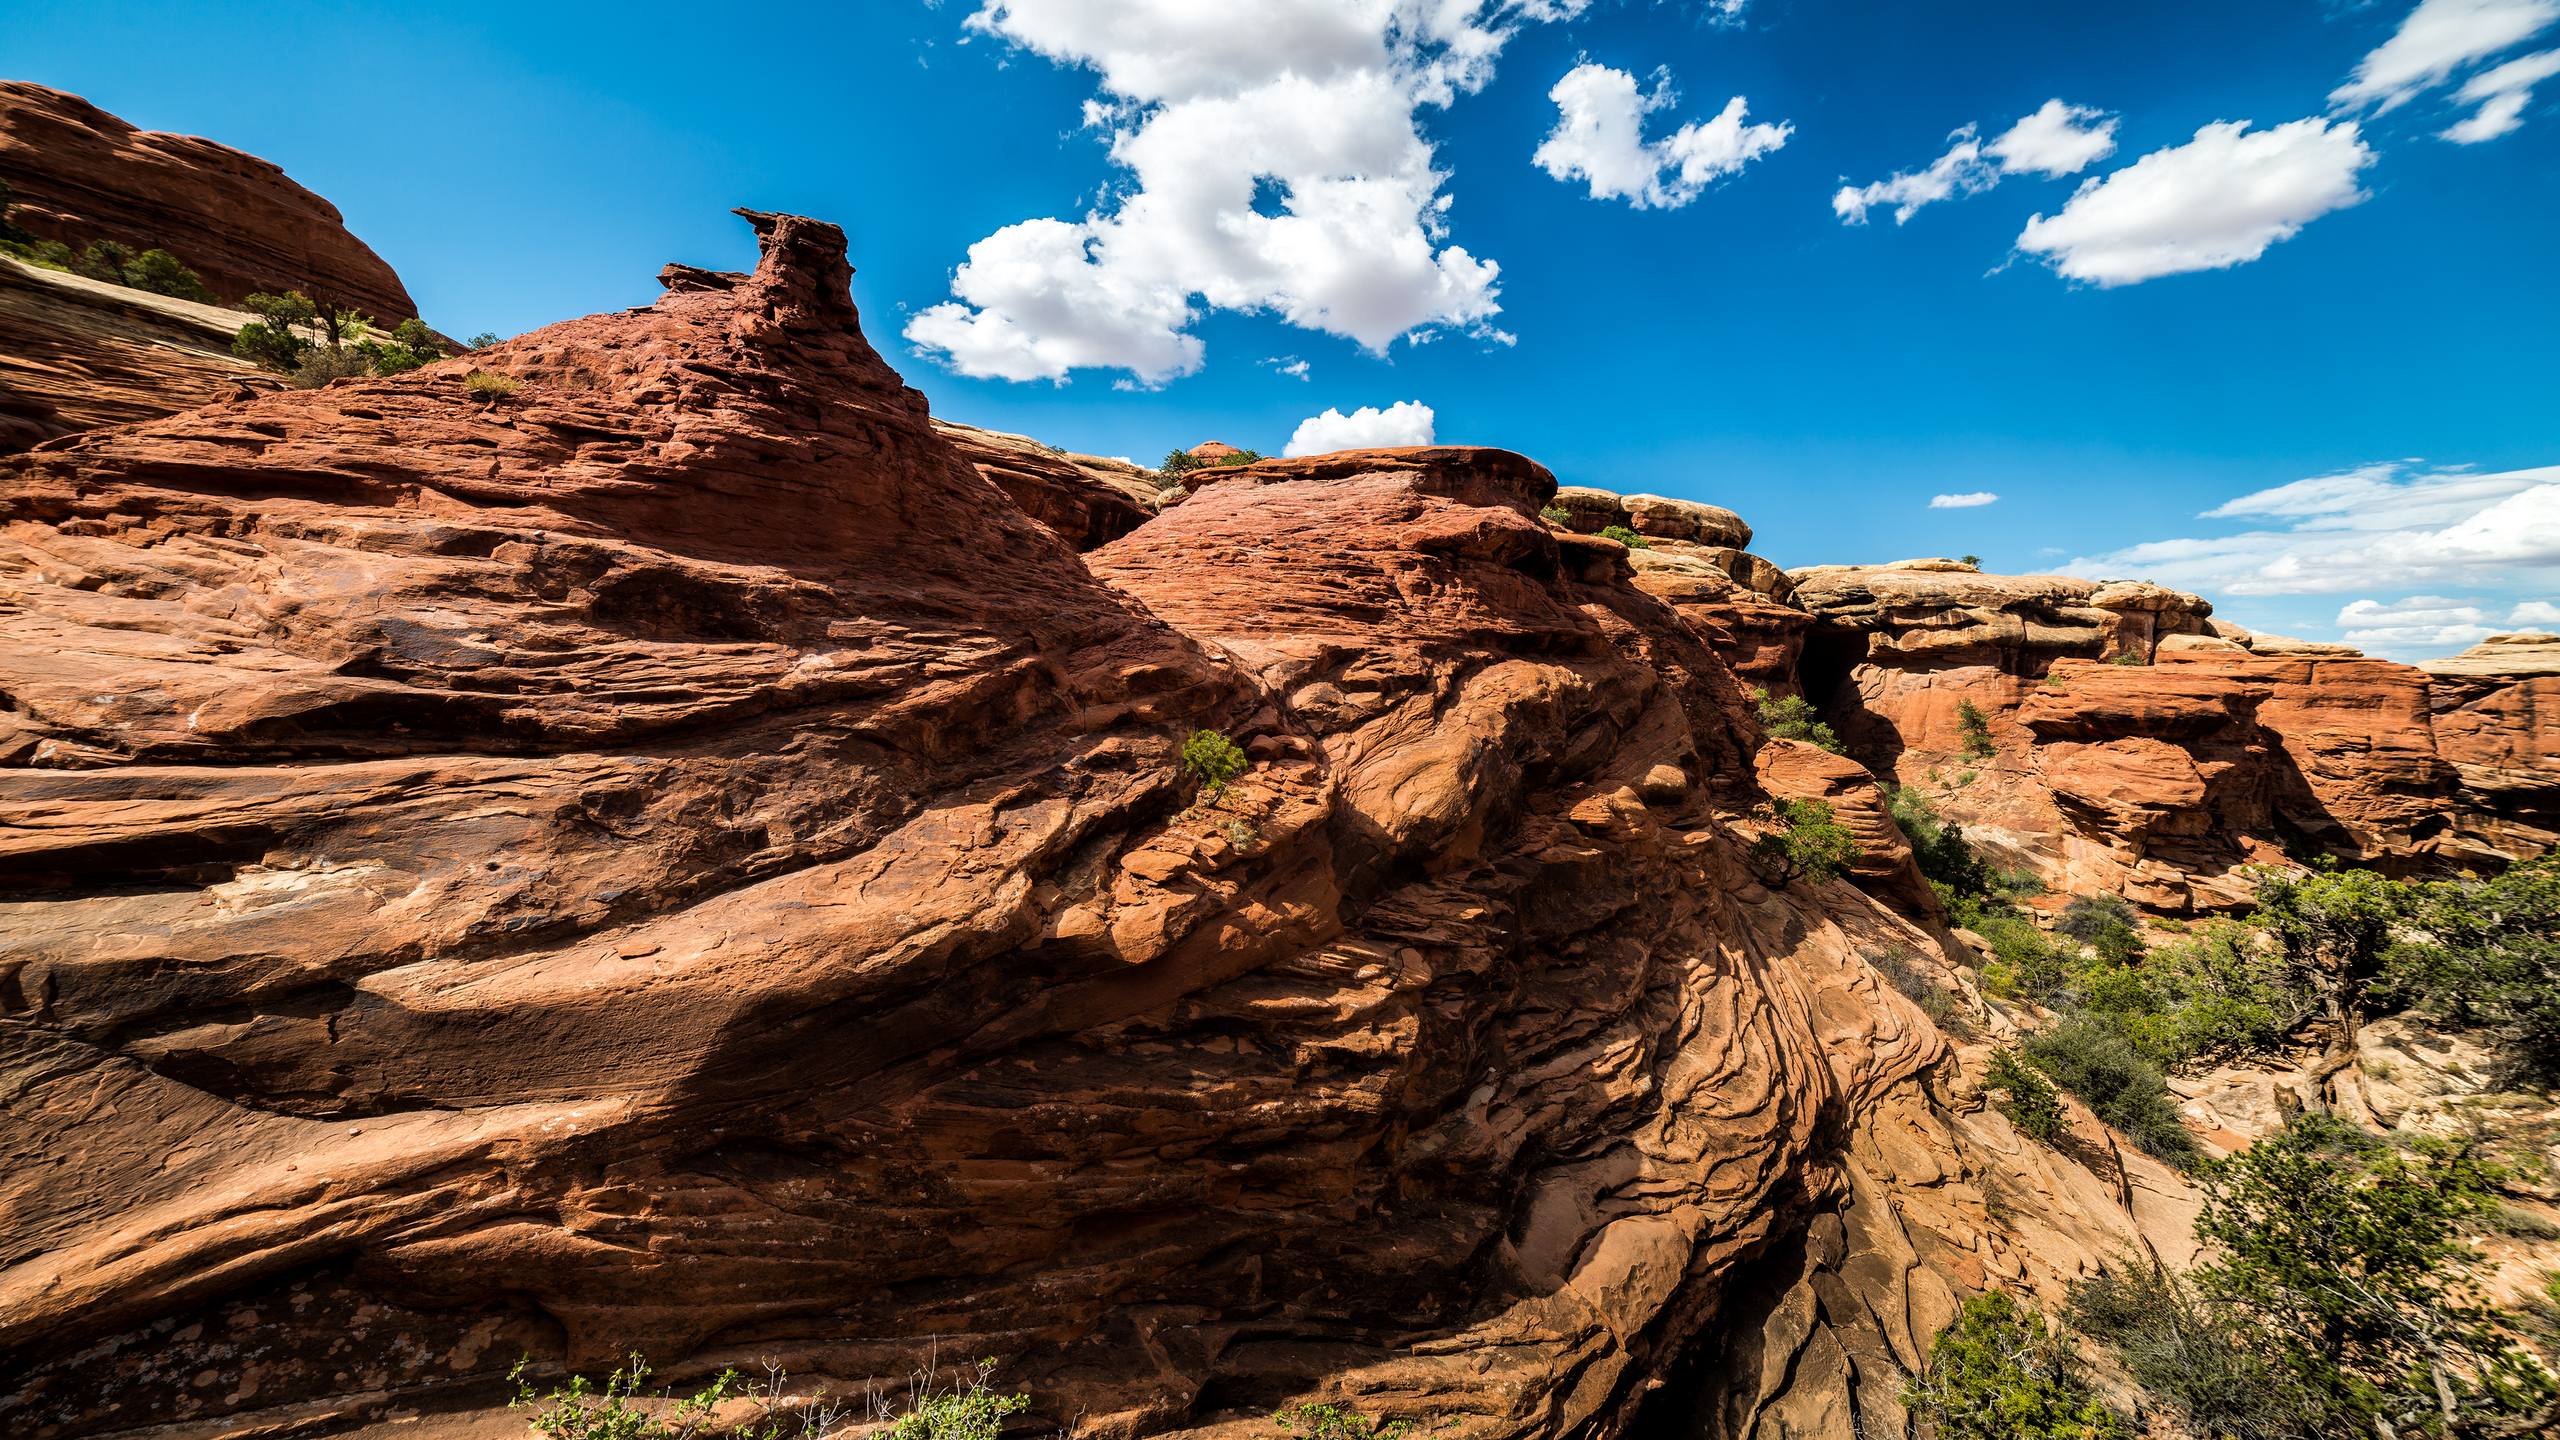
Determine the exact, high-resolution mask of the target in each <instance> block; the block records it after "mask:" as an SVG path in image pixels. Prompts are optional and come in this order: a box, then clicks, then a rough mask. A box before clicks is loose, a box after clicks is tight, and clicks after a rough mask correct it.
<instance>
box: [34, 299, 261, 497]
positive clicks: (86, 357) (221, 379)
mask: <svg viewBox="0 0 2560 1440" xmlns="http://www.w3.org/2000/svg"><path fill="white" fill-rule="evenodd" d="M252 318H254V317H251V316H248V315H244V314H241V313H240V312H238V311H235V310H225V309H222V308H221V307H219V306H214V305H198V304H194V303H192V302H189V301H185V300H174V299H171V298H170V297H168V296H166V295H154V294H151V293H149V292H147V291H141V290H129V289H126V288H124V287H123V286H120V285H107V284H102V283H100V282H98V281H95V280H87V279H83V278H81V277H80V276H77V275H65V274H62V273H60V272H59V271H53V270H46V269H42V268H40V267H37V266H33V265H21V264H19V263H18V262H17V261H15V260H12V259H10V258H9V257H7V256H0V455H6V454H9V453H11V452H13V451H18V450H24V449H27V448H29V447H31V446H33V445H36V444H38V443H39V442H42V441H46V440H51V439H53V438H55V437H57V436H61V435H71V434H76V433H78V432H80V431H82V430H93V429H96V428H97V427H98V426H101V425H117V424H123V423H125V422H127V421H133V420H156V419H158V418H159V417H161V416H163V415H170V414H175V413H176V412H178V411H180V410H192V409H194V408H195V407H197V406H199V405H204V404H208V403H211V402H212V401H215V400H227V399H232V398H235V397H238V396H240V395H243V394H248V393H253V392H256V391H259V390H273V389H276V388H278V387H279V383H280V382H279V381H278V379H277V377H275V376H274V375H271V374H268V373H267V372H265V371H262V370H260V369H258V368H257V367H256V366H254V365H251V364H249V363H248V362H246V361H244V360H241V359H239V358H237V357H235V356H234V355H232V353H231V338H232V337H233V336H234V335H237V334H238V333H240V327H241V326H242V325H244V324H247V323H248V322H249V321H250V320H251V319H252Z"/></svg>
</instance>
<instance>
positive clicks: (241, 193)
mask: <svg viewBox="0 0 2560 1440" xmlns="http://www.w3.org/2000/svg"><path fill="white" fill-rule="evenodd" d="M0 180H5V181H7V182H9V184H10V186H11V187H12V188H13V189H15V190H16V192H17V199H18V208H17V210H16V211H14V212H13V213H12V215H11V218H12V219H13V220H14V221H15V222H16V223H17V224H19V225H20V226H22V227H24V228H25V229H26V230H28V231H29V232H31V233H32V234H34V235H36V236H38V237H39V238H43V239H49V240H60V241H62V242H63V243H65V244H67V245H70V246H71V247H73V248H74V249H78V248H79V247H81V246H83V245H86V244H88V243H89V242H91V241H93V240H115V241H120V242H122V243H123V244H126V245H129V246H131V247H132V248H134V249H135V250H148V249H153V248H157V249H162V250H166V251H168V252H169V253H171V254H172V255H175V256H177V257H178V258H179V259H180V260H181V261H184V262H185V263H186V264H187V265H188V266H189V267H191V268H192V269H194V270H195V272H196V273H197V274H198V275H200V276H202V277H203V278H204V282H205V285H206V286H207V287H208V288H209V289H211V290H212V291H213V292H214V293H215V294H216V295H219V296H220V297H222V298H223V299H225V300H238V299H239V298H240V297H241V296H243V295H247V294H250V293H252V292H253V291H260V290H269V291H282V290H300V291H302V292H303V293H304V294H306V295H309V296H311V297H313V298H314V299H324V300H327V301H328V302H330V303H331V304H335V305H341V306H351V307H353V308H355V309H358V310H361V311H363V312H364V313H366V314H367V315H370V316H372V317H373V318H375V319H376V320H380V321H382V322H383V323H384V324H385V325H389V324H391V323H393V322H396V321H400V320H405V319H408V318H410V317H411V316H414V315H416V314H417V313H418V307H417V303H416V302H415V301H413V300H411V299H410V298H409V292H408V290H407V289H406V288H405V287H403V286H402V285H401V283H400V277H399V276H398V275H396V274H394V273H392V269H391V267H390V266H389V265H386V264H384V263H383V260H382V257H381V256H379V255H376V254H374V253H373V251H372V250H371V249H369V248H367V247H366V245H365V243H364V242H363V241H361V240H358V239H357V238H356V237H355V236H353V235H351V234H348V233H347V227H346V221H345V219H344V218H343V217H341V216H340V215H339V214H338V208H337V207H336V206H334V205H332V204H330V203H329V202H328V201H326V200H323V199H321V198H320V197H319V196H317V195H314V194H312V193H311V192H310V191H308V190H305V189H304V188H302V187H301V186H300V185H297V184H295V183H294V182H293V181H292V180H291V179H290V178H288V177H287V176H286V175H285V173H284V171H282V170H280V169H278V168H276V166H274V165H272V164H270V163H268V162H267V161H264V160H261V159H259V158H258V157H257V156H255V155H249V154H245V153H243V152H241V151H238V150H234V149H232V148H231V147H230V146H228V145H217V144H215V143H214V142H213V141H210V140H200V139H197V138H196V137H194V136H192V135H163V134H160V133H158V132H156V131H149V130H137V129H135V128H134V127H133V126H131V125H129V124H126V123H125V122H124V121H122V120H119V119H117V118H116V117H115V116H113V115H110V114H108V113H107V112H106V111H104V110H101V109H99V108H98V107H97V106H95V105H92V104H90V103H89V102H88V101H86V100H83V99H81V98H80V97H79V96H77V95H68V94H65V93H63V92H62V91H59V90H52V89H48V88H46V87H45V86H42V85H35V84H30V83H28V82H26V81H23V80H0Z"/></svg>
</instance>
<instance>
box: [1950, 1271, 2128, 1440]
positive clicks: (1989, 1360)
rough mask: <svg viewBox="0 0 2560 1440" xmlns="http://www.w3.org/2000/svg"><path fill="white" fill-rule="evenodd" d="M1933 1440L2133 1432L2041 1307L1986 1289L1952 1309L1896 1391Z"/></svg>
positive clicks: (2118, 1438)
mask: <svg viewBox="0 0 2560 1440" xmlns="http://www.w3.org/2000/svg"><path fill="white" fill-rule="evenodd" d="M1902 1404H1903V1407H1904V1408H1905V1409H1907V1410H1909V1411H1910V1412H1911V1415H1912V1418H1913V1419H1914V1420H1916V1421H1918V1422H1919V1433H1920V1434H1921V1435H1922V1436H1925V1437H1931V1440H2123V1437H2126V1436H2129V1435H2131V1434H2132V1433H2133V1432H2132V1431H2131V1429H2130V1428H2129V1427H2128V1426H2127V1425H2126V1424H2125V1422H2124V1419H2123V1417H2121V1416H2119V1415H2117V1414H2116V1413H2115V1412H2114V1411H2112V1410H2109V1409H2108V1408H2107V1407H2106V1406H2105V1405H2104V1404H2103V1403H2102V1402H2100V1401H2099V1399H2098V1397H2097V1394H2096V1392H2095V1391H2093V1390H2091V1389H2090V1387H2089V1383H2088V1381H2087V1380H2086V1379H2085V1378H2084V1377H2083V1376H2082V1374H2081V1372H2080V1365H2079V1362H2078V1360H2077V1358H2076V1357H2075V1356H2074V1355H2073V1353H2072V1346H2071V1343H2070V1342H2069V1341H2068V1340H2066V1339H2064V1338H2063V1337H2061V1336H2058V1335H2056V1334H2054V1333H2053V1330H2052V1327H2050V1326H2049V1325H2047V1324H2046V1323H2045V1318H2044V1316H2043V1315H2042V1314H2040V1313H2038V1312H2037V1311H2035V1310H2032V1309H2029V1308H2027V1307H2024V1306H2021V1305H2020V1304H2018V1302H2017V1301H2015V1300H2012V1299H2010V1298H2009V1297H2008V1296H2007V1295H2005V1294H2003V1293H2001V1292H1999V1291H1996V1290H1995V1291H1992V1292H1990V1293H1989V1294H1985V1295H1976V1296H1974V1297H1973V1298H1972V1299H1970V1300H1967V1301H1965V1302H1964V1305H1963V1307H1962V1308H1960V1309H1958V1310H1957V1311H1956V1318H1955V1321H1954V1323H1952V1324H1950V1325H1949V1326H1947V1328H1946V1329H1945V1330H1943V1331H1941V1332H1939V1335H1938V1338H1937V1339H1936V1340H1935V1341H1934V1342H1933V1343H1932V1344H1931V1345H1930V1347H1929V1362H1928V1364H1927V1365H1925V1366H1923V1367H1922V1368H1921V1371H1920V1373H1919V1374H1917V1375H1915V1376H1913V1377H1911V1380H1910V1382H1909V1383H1908V1384H1906V1385H1904V1386H1903V1390H1902Z"/></svg>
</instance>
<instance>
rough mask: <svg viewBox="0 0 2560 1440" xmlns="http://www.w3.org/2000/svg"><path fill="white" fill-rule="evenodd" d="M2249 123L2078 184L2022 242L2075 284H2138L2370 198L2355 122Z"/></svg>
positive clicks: (2368, 152)
mask: <svg viewBox="0 0 2560 1440" xmlns="http://www.w3.org/2000/svg"><path fill="white" fill-rule="evenodd" d="M2249 123H2250V122H2248V121H2246V120H2223V121H2216V122H2215V123H2213V124H2211V125H2207V126H2205V127H2204V128H2203V129H2201V130H2198V131H2197V132H2196V134H2195V138H2194V139H2192V140H2190V141H2188V142H2187V143H2185V144H2183V145H2173V146H2170V147H2168V148H2166V149H2162V150H2154V151H2152V152H2151V153H2150V154H2148V155H2145V156H2143V157H2142V158H2141V159H2139V160H2136V161H2135V162H2133V163H2132V164H2131V165H2128V166H2126V167H2124V168H2123V169H2121V170H2118V171H2116V172H2114V173H2113V174H2110V175H2107V176H2105V177H2103V178H2100V179H2094V180H2090V181H2087V182H2085V183H2083V184H2082V185H2081V187H2080V188H2079V190H2078V191H2077V192H2075V193H2074V194H2073V195H2072V197H2071V199H2070V201H2069V202H2068V203H2066V204H2065V205H2064V206H2063V207H2062V210H2061V212H2060V213H2059V214H2056V215H2053V216H2050V217H2048V216H2045V215H2041V214H2039V215H2036V216H2034V217H2033V218H2031V219H2029V220H2028V221H2027V227H2026V229H2025V230H2024V231H2022V232H2021V233H2020V234H2019V236H2018V248H2019V249H2020V250H2023V251H2026V252H2027V253H2029V254H2032V255H2036V256H2039V257H2041V258H2042V259H2044V260H2045V261H2046V263H2048V264H2050V265H2052V266H2053V268H2054V269H2055V270H2057V271H2059V272H2060V273H2062V274H2063V275H2065V276H2067V277H2069V278H2070V279H2073V280H2087V281H2091V282H2094V283H2096V284H2098V285H2102V286H2115V285H2133V284H2138V283H2140V282H2142V281H2145V280H2153V279H2157V278H2159V277H2160V276H2163V275H2177V274H2182V273H2185V272H2187V271H2192V270H2220V269H2225V268H2228V267H2230V266H2233V265H2241V264H2245V263H2247V262H2249V261H2251V260H2255V259H2257V258H2258V257H2259V256H2261V255H2263V254H2265V253H2266V252H2267V247H2268V246H2270V245H2273V244H2276V243H2277V242H2278V241H2282V240H2287V239H2290V238H2292V237H2293V236H2294V235H2296V234H2298V233H2300V231H2301V229H2302V227H2303V226H2305V225H2308V224H2310V223H2311V222H2312V221H2314V220H2317V219H2319V218H2320V217H2321V216H2323V215H2326V214H2328V213H2330V212H2331V211H2333V210H2341V209H2344V208H2346V207H2347V206H2350V205H2353V204H2355V203H2357V202H2358V201H2361V200H2363V199H2364V198H2365V192H2364V190H2363V189H2362V188H2361V187H2360V186H2359V184H2358V183H2357V176H2358V174H2359V173H2360V172H2361V171H2362V170H2363V169H2364V167H2365V166H2367V165H2370V164H2372V163H2373V151H2372V149H2371V148H2370V147H2368V146H2367V145H2366V144H2365V143H2364V140H2363V138H2362V137H2361V136H2360V135H2359V134H2358V133H2357V129H2356V125H2355V122H2354V121H2352V120H2324V119H2309V120H2295V121H2292V122H2289V123H2287V124H2283V125H2278V126H2276V127H2275V128H2273V129H2271V130H2257V131H2252V130H2251V129H2250V128H2249Z"/></svg>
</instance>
